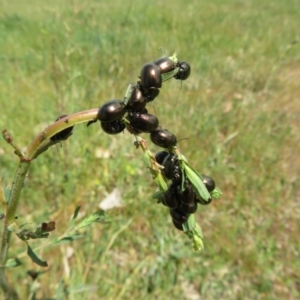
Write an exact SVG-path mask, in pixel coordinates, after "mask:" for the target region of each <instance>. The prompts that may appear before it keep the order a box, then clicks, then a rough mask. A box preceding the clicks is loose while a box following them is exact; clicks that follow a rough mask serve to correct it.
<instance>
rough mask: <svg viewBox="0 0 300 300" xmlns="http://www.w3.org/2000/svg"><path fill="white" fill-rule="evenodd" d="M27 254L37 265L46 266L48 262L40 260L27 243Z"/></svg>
mask: <svg viewBox="0 0 300 300" xmlns="http://www.w3.org/2000/svg"><path fill="white" fill-rule="evenodd" d="M27 255H28V256H29V257H30V258H31V259H32V261H33V262H34V263H35V264H37V265H39V266H40V267H48V264H47V262H46V261H42V260H41V259H40V258H39V257H38V256H37V255H36V254H35V253H34V251H33V250H32V248H31V247H30V246H29V244H28V243H27Z"/></svg>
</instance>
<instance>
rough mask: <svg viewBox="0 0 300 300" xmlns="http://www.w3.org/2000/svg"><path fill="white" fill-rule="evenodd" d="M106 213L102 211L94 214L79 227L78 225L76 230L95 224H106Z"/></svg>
mask: <svg viewBox="0 0 300 300" xmlns="http://www.w3.org/2000/svg"><path fill="white" fill-rule="evenodd" d="M104 218H105V212H104V211H103V210H101V209H99V210H98V211H96V212H95V213H93V214H92V215H90V216H88V217H86V218H84V219H83V220H82V221H81V222H80V223H79V224H78V225H76V227H75V230H79V229H81V228H84V227H87V226H90V225H91V224H93V223H97V222H98V223H104Z"/></svg>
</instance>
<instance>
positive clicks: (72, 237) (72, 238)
mask: <svg viewBox="0 0 300 300" xmlns="http://www.w3.org/2000/svg"><path fill="white" fill-rule="evenodd" d="M82 237H83V234H77V233H75V234H73V235H69V236H65V237H63V238H61V239H60V240H58V241H56V242H54V243H53V244H54V245H61V244H66V243H70V242H73V241H75V240H77V239H80V238H82Z"/></svg>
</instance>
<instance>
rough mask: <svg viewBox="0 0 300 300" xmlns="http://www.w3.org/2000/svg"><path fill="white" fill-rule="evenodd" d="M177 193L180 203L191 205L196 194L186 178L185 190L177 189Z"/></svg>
mask: <svg viewBox="0 0 300 300" xmlns="http://www.w3.org/2000/svg"><path fill="white" fill-rule="evenodd" d="M177 195H178V199H179V200H180V202H181V203H182V204H186V205H191V204H193V203H195V202H196V201H195V200H196V194H195V192H194V190H193V188H192V185H191V183H190V182H189V180H188V179H186V180H185V190H184V191H181V190H178V191H177Z"/></svg>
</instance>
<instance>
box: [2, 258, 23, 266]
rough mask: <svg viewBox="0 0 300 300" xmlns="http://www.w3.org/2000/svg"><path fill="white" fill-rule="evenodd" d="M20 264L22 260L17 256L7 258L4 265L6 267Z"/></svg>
mask: <svg viewBox="0 0 300 300" xmlns="http://www.w3.org/2000/svg"><path fill="white" fill-rule="evenodd" d="M20 265H22V262H21V261H20V260H19V259H18V258H10V259H8V260H7V262H6V264H5V267H6V268H15V267H18V266H20Z"/></svg>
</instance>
